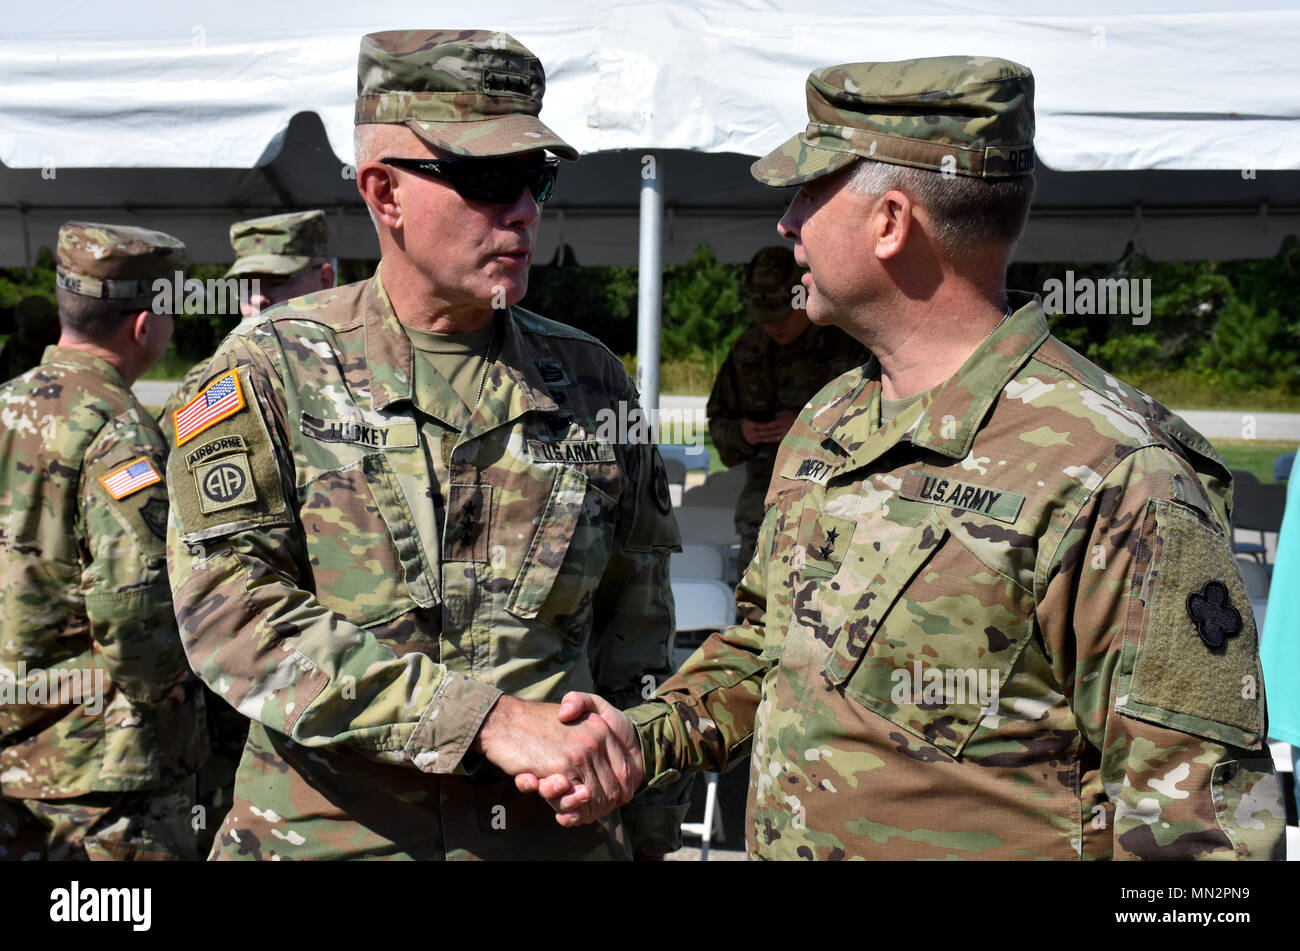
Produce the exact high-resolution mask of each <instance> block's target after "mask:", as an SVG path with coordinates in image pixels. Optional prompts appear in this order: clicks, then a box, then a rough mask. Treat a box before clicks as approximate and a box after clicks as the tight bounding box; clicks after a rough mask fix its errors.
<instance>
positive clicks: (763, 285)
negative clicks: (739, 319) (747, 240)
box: [744, 245, 804, 324]
mask: <svg viewBox="0 0 1300 951" xmlns="http://www.w3.org/2000/svg"><path fill="white" fill-rule="evenodd" d="M803 274H804V271H803V268H801V267H799V265H798V264H796V263H795V260H794V252H793V251H791V250H790V249H789V248H787V247H785V246H783V245H773V246H772V247H768V248H763V249H762V250H760V251H759V252H758V253H757V254H755V255H754V256H753V258H751V259H750V262H749V268H748V269H747V270H746V271H745V282H744V286H745V306H746V308H747V309H748V310H749V316H750V318H751V319H752V320H753V321H754V322H755V323H757V324H774V323H776V322H777V321H778V320H785V318H787V317H789V316H790V311H791V310H792V309H793V308H794V289H795V288H796V287H798V286H799V284H800V280H799V279H800V278H801V277H803Z"/></svg>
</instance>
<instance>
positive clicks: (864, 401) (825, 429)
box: [811, 291, 1048, 459]
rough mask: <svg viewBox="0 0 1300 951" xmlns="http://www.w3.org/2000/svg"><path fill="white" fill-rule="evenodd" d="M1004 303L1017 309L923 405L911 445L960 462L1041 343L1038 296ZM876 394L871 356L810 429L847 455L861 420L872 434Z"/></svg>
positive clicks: (1012, 294) (1014, 296)
mask: <svg viewBox="0 0 1300 951" xmlns="http://www.w3.org/2000/svg"><path fill="white" fill-rule="evenodd" d="M1007 299H1008V300H1009V301H1010V302H1011V304H1012V306H1013V307H1016V308H1017V310H1015V312H1014V313H1012V315H1011V316H1010V317H1008V318H1007V319H1006V322H1005V323H1003V324H1002V326H1000V327H998V328H997V329H996V330H994V331H993V333H992V334H990V335H989V338H988V339H987V340H985V341H984V342H983V343H981V344H980V345H979V347H977V348H976V350H975V352H974V353H973V354H971V356H970V359H968V360H967V361H966V362H965V363H964V364H962V366H961V369H959V370H958V371H957V372H956V373H955V374H954V375H953V376H952V377H950V378H949V379H947V380H945V381H944V382H943V383H940V384H939V385H938V386H937V387H936V388H935V390H934V396H933V398H932V399H931V400H930V404H929V406H927V407H926V409H925V410H924V411H923V412H922V414H921V417H920V419H918V420H917V422H916V425H915V426H913V427H911V434H912V435H911V439H912V442H913V443H915V444H916V445H918V446H921V447H923V448H925V449H933V450H934V451H935V452H940V453H943V454H944V455H945V456H951V457H952V458H954V459H964V458H965V457H966V455H967V454H968V453H969V452H970V447H971V444H972V443H973V442H974V441H975V433H976V432H978V431H979V425H980V423H981V422H983V420H984V417H985V416H986V415H987V414H988V411H989V408H990V407H991V406H992V405H993V401H994V400H996V399H997V398H998V396H999V395H1001V393H1002V389H1003V387H1005V386H1006V385H1007V383H1009V382H1010V381H1011V379H1012V377H1014V376H1015V375H1016V373H1018V372H1019V371H1020V368H1021V367H1023V366H1024V365H1025V362H1026V361H1027V360H1028V359H1029V358H1030V356H1032V355H1033V353H1034V351H1035V350H1037V349H1038V347H1039V346H1040V345H1041V344H1042V342H1043V341H1044V340H1046V339H1047V336H1048V329H1047V317H1046V316H1045V315H1044V314H1043V308H1042V303H1041V301H1040V300H1039V298H1038V296H1037V295H1035V294H1027V293H1024V292H1022V291H1008V292H1007ZM879 395H880V362H879V361H878V360H877V359H876V358H875V357H874V356H873V357H872V358H871V359H870V360H868V361H867V364H866V366H865V367H864V368H863V380H862V382H861V383H860V384H859V385H858V386H856V387H854V388H853V389H852V390H850V391H849V392H847V393H846V394H845V395H844V396H843V397H841V398H840V399H838V400H834V401H832V402H831V403H829V404H828V405H827V406H825V407H823V408H822V409H821V410H820V411H819V412H818V413H817V415H815V416H814V417H813V419H812V422H811V427H812V428H813V429H814V430H815V431H817V432H819V433H822V434H823V435H825V436H826V437H828V438H829V439H832V440H834V441H835V442H836V443H837V444H839V445H840V446H841V447H842V448H843V449H844V450H845V451H846V452H848V453H849V454H850V455H851V454H852V453H854V452H855V451H856V450H857V449H858V448H859V447H860V444H861V442H862V439H861V432H862V427H861V417H862V416H864V415H868V416H869V417H870V419H871V427H870V428H871V430H872V431H873V432H874V431H875V429H876V426H877V420H878V419H879V415H878V413H875V412H873V411H872V404H873V401H874V400H875V399H876V398H877V397H878V396H879ZM945 430H946V431H947V432H948V436H947V437H946V438H945V436H944V432H945Z"/></svg>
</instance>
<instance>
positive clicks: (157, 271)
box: [55, 221, 185, 302]
mask: <svg viewBox="0 0 1300 951" xmlns="http://www.w3.org/2000/svg"><path fill="white" fill-rule="evenodd" d="M55 259H56V261H57V272H56V273H57V278H56V279H57V283H58V286H59V287H61V288H62V289H63V290H65V291H71V292H72V293H74V294H80V295H82V296H83V297H94V298H98V299H100V300H117V301H123V302H126V301H143V300H145V299H146V298H152V297H153V295H154V282H155V281H157V280H160V279H166V280H169V281H170V280H171V279H172V278H173V276H174V275H175V272H176V271H177V270H178V269H180V268H181V267H183V266H184V264H185V245H184V244H182V243H181V242H180V241H179V240H177V239H176V238H173V237H172V236H171V235H169V234H164V233H163V232H161V231H153V230H151V229H149V228H136V227H132V226H129V225H108V224H100V223H98V222H94V221H68V222H65V223H64V224H63V226H62V227H61V228H59V244H58V247H57V248H56V250H55Z"/></svg>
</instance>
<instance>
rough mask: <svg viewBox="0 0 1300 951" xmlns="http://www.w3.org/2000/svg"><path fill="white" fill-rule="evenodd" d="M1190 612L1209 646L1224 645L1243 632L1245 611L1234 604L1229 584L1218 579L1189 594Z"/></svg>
mask: <svg viewBox="0 0 1300 951" xmlns="http://www.w3.org/2000/svg"><path fill="white" fill-rule="evenodd" d="M1187 613H1188V614H1189V615H1190V616H1191V618H1192V623H1193V624H1195V625H1196V633H1198V634H1200V635H1201V640H1203V641H1204V642H1205V646H1206V647H1209V648H1215V647H1222V646H1223V642H1224V641H1225V640H1227V639H1228V638H1229V637H1232V636H1234V635H1236V634H1239V633H1241V612H1240V611H1238V610H1237V609H1236V608H1235V607H1233V606H1232V596H1231V595H1230V594H1228V586H1227V585H1225V584H1224V583H1223V582H1222V581H1219V580H1217V579H1212V580H1210V581H1207V582H1205V585H1204V587H1202V588H1201V590H1200V591H1193V592H1192V593H1191V594H1189V595H1188V596H1187Z"/></svg>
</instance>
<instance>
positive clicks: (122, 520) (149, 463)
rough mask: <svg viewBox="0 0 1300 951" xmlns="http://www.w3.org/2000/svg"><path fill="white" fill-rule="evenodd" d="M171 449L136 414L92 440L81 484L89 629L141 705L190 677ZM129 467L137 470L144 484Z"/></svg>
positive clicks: (113, 672)
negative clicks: (171, 582)
mask: <svg viewBox="0 0 1300 951" xmlns="http://www.w3.org/2000/svg"><path fill="white" fill-rule="evenodd" d="M166 454H167V451H166V447H165V446H164V445H163V443H162V439H161V436H160V434H159V433H158V432H157V428H156V427H154V426H153V425H152V424H151V423H149V424H146V423H145V422H144V421H142V420H139V419H136V418H134V411H132V412H129V413H128V414H127V415H125V416H122V417H118V418H117V419H116V420H113V421H112V422H110V423H109V424H108V425H107V426H105V427H104V430H103V431H102V432H101V434H100V435H99V436H98V437H96V438H95V440H94V441H93V442H92V443H91V445H90V447H89V449H88V451H87V454H86V466H85V471H84V473H83V478H82V485H81V494H80V501H81V505H80V521H81V526H80V527H81V533H82V536H83V537H82V544H83V545H84V549H85V551H86V552H87V553H88V558H87V559H86V560H85V562H84V564H83V568H82V577H81V584H82V591H83V593H84V595H85V599H86V601H85V603H86V616H87V618H88V619H89V622H90V634H91V637H92V638H93V639H94V643H95V649H96V652H97V654H98V655H99V657H100V658H101V659H102V660H103V663H104V666H105V667H106V668H107V671H108V674H109V677H110V678H111V679H112V681H113V683H114V684H115V685H116V686H117V687H118V688H119V689H120V690H121V691H122V693H123V694H125V695H126V697H128V698H129V699H130V700H131V701H132V702H135V703H155V702H157V701H158V700H160V699H161V698H162V697H163V696H164V695H165V694H166V693H167V692H168V690H170V688H171V687H172V686H174V685H176V684H177V683H178V682H181V681H183V680H186V679H188V677H189V667H188V666H187V664H186V663H185V653H184V651H183V650H182V649H181V643H180V638H179V637H178V636H177V632H176V618H175V617H174V615H173V614H172V602H171V593H170V591H169V590H168V587H167V570H166V569H167V566H166V552H165V549H164V545H163V537H164V532H165V530H166V524H167V491H166V488H165V486H164V484H163V481H162V475H163V471H164V467H165V461H164V460H165V459H166ZM139 460H144V462H143V463H141V462H140V461H139ZM124 470H132V472H135V473H138V475H136V476H135V478H136V479H138V480H140V483H139V487H138V488H133V485H135V484H136V483H134V482H132V481H128V480H129V479H130V478H131V476H132V472H124ZM115 474H120V475H117V477H116V479H115V478H114V476H115ZM105 480H108V482H109V485H108V486H106V485H105ZM150 480H152V481H150ZM118 495H120V496H121V497H120V498H118V497H116V496H118Z"/></svg>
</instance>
